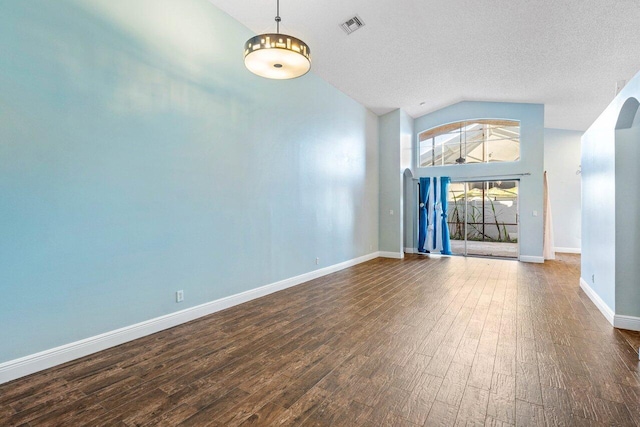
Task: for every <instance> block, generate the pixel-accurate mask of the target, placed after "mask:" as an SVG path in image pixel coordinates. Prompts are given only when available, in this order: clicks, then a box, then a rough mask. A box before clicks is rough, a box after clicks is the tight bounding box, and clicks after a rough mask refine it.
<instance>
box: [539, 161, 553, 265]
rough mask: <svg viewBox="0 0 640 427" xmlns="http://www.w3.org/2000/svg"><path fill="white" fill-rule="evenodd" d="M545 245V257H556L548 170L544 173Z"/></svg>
mask: <svg viewBox="0 0 640 427" xmlns="http://www.w3.org/2000/svg"><path fill="white" fill-rule="evenodd" d="M543 221H544V239H543V241H544V247H543V249H542V255H543V257H544V259H556V251H555V249H554V247H555V243H554V241H553V220H552V218H551V200H550V198H549V181H548V180H547V172H546V171H545V173H544V213H543Z"/></svg>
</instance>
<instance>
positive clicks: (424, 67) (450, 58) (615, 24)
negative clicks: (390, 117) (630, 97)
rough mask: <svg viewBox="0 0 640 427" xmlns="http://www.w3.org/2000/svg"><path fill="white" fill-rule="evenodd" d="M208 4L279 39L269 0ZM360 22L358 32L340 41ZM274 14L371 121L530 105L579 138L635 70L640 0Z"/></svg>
mask: <svg viewBox="0 0 640 427" xmlns="http://www.w3.org/2000/svg"><path fill="white" fill-rule="evenodd" d="M210 1H211V2H212V3H213V4H214V5H216V6H218V7H219V8H220V9H222V10H223V11H225V12H227V13H228V14H229V15H231V16H232V17H234V18H236V19H237V20H238V21H240V22H241V23H243V24H244V25H246V26H247V27H248V28H250V29H251V30H253V31H254V32H256V33H263V32H274V31H275V22H274V21H273V19H274V16H275V5H276V1H275V0H242V1H239V0H210ZM355 14H357V15H358V16H360V17H361V18H362V20H363V21H364V23H365V26H364V27H362V28H360V29H359V30H357V31H355V32H354V33H352V34H351V35H347V34H346V33H345V32H344V31H343V30H342V29H341V28H340V27H339V24H340V23H342V22H344V21H345V20H347V19H348V18H350V17H352V16H354V15H355ZM280 15H281V17H282V25H281V32H283V33H288V34H291V35H293V36H296V37H298V38H301V39H303V40H304V41H305V42H307V43H308V44H309V46H310V47H311V53H312V57H313V65H312V71H313V72H314V73H316V74H317V75H318V76H320V77H321V78H323V79H324V80H326V81H328V82H329V83H331V84H332V85H334V86H335V87H337V88H338V89H340V90H341V91H343V92H344V93H346V94H347V95H349V96H351V97H352V98H353V99H355V100H357V101H359V102H360V103H362V104H363V105H365V106H366V107H367V108H369V109H371V110H372V111H373V112H375V113H377V114H383V113H386V112H388V111H392V110H393V109H396V108H402V109H404V110H405V111H407V112H408V113H409V114H410V115H412V116H413V117H418V116H421V115H423V114H426V113H429V112H431V111H435V110H437V109H440V108H442V107H445V106H447V105H451V104H454V103H456V102H459V101H463V100H469V101H508V102H530V103H542V104H545V126H546V127H552V128H564V129H575V130H585V129H586V128H587V127H589V125H590V124H591V123H592V122H593V121H594V120H595V119H596V118H597V117H598V115H599V114H600V113H601V112H602V111H603V110H604V108H605V107H606V106H607V105H608V104H609V102H610V101H611V100H612V99H613V97H614V96H615V89H616V83H617V82H618V81H621V80H626V81H628V80H629V79H630V78H631V77H632V76H633V75H634V74H635V73H636V72H638V71H639V70H640V0H615V1H606V0H553V1H551V0H542V1H531V0H526V1H524V0H491V1H477V0H446V1H435V0H323V1H311V0H297V1H295V0H281V2H280ZM238 50H239V51H241V50H242V46H238Z"/></svg>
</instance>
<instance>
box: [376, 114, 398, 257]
mask: <svg viewBox="0 0 640 427" xmlns="http://www.w3.org/2000/svg"><path fill="white" fill-rule="evenodd" d="M400 121H401V111H400V110H395V111H391V112H390V113H387V114H385V115H383V116H381V117H380V118H379V131H378V133H379V135H380V151H379V154H380V165H379V183H380V185H379V188H380V214H379V215H380V216H379V219H380V231H379V242H380V250H381V251H384V252H393V253H394V254H401V253H403V252H402V224H401V219H402V216H401V212H402V172H401V171H400ZM392 212H393V213H392Z"/></svg>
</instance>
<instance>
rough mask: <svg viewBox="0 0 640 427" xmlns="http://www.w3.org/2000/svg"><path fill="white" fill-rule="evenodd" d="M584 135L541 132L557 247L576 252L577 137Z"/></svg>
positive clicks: (578, 205)
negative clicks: (542, 133) (542, 134)
mask: <svg viewBox="0 0 640 427" xmlns="http://www.w3.org/2000/svg"><path fill="white" fill-rule="evenodd" d="M582 134H583V132H580V131H575V130H566V129H545V130H544V169H545V170H546V171H547V178H548V180H549V198H550V199H551V212H552V217H553V237H554V242H555V246H556V248H560V249H561V250H567V249H568V250H574V251H579V250H580V247H581V238H580V233H581V232H580V217H581V199H580V192H581V187H580V174H578V173H576V172H577V171H578V170H579V169H580V138H581V137H582Z"/></svg>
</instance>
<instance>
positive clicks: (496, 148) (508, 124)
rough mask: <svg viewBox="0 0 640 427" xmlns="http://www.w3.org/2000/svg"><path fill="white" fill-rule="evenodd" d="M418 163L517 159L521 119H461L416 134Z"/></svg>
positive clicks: (465, 162) (422, 164)
mask: <svg viewBox="0 0 640 427" xmlns="http://www.w3.org/2000/svg"><path fill="white" fill-rule="evenodd" d="M418 147H419V158H418V166H419V167H427V166H443V165H463V164H468V163H491V162H515V161H518V160H520V122H519V121H515V120H502V119H477V120H464V121H461V122H456V123H449V124H446V125H442V126H438V127H435V128H432V129H429V130H426V131H424V132H421V133H419V134H418Z"/></svg>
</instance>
